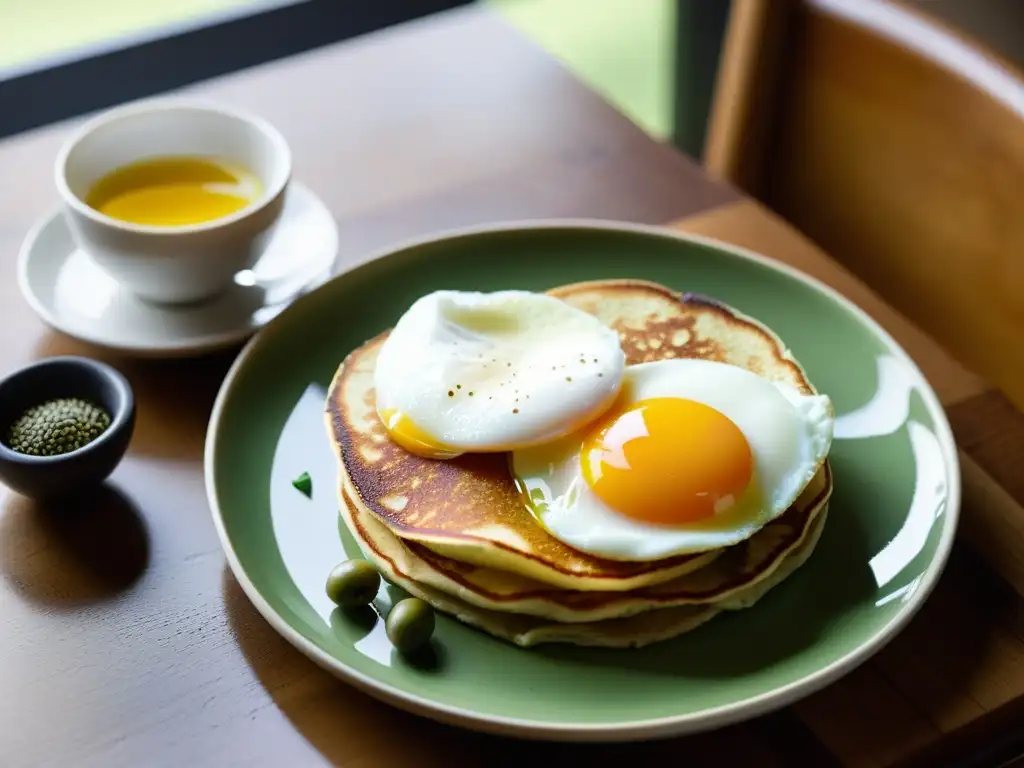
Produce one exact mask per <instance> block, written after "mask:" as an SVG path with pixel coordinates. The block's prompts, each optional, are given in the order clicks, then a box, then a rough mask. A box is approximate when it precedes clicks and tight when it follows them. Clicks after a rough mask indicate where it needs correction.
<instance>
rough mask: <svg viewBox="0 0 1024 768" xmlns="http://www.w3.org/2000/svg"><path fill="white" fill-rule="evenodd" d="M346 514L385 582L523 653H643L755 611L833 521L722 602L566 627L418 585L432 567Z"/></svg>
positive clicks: (367, 519)
mask: <svg viewBox="0 0 1024 768" xmlns="http://www.w3.org/2000/svg"><path fill="white" fill-rule="evenodd" d="M341 509H342V516H343V518H344V519H345V521H346V524H347V525H348V527H349V529H350V530H351V531H352V533H353V536H355V538H356V540H357V542H358V543H359V546H360V548H361V549H362V550H363V553H364V555H365V556H366V557H367V558H368V559H369V560H370V561H371V562H373V563H375V564H376V566H377V568H378V569H379V570H380V572H381V574H382V575H383V576H384V578H385V579H387V580H388V581H389V582H391V583H392V584H395V585H397V586H399V587H401V588H402V589H404V590H405V591H406V592H408V593H409V594H410V595H413V596H414V597H418V598H420V599H421V600H424V601H425V602H427V603H429V604H430V605H432V606H433V607H434V608H435V609H437V610H438V611H441V612H442V613H446V614H448V615H450V616H452V617H454V618H455V619H457V620H458V621H461V622H462V623H464V624H467V625H469V626H471V627H475V628H477V629H480V630H482V631H484V632H487V633H488V634H490V635H493V636H495V637H498V638H500V639H502V640H507V641H509V642H511V643H514V644H515V645H518V646H522V647H530V646H535V645H541V644H543V643H568V644H573V645H580V646H598V647H605V648H639V647H642V646H645V645H649V644H651V643H655V642H659V641H662V640H668V639H670V638H672V637H677V636H679V635H682V634H684V633H686V632H690V631H692V630H694V629H696V628H697V627H699V626H700V625H701V624H704V623H705V622H707V621H709V620H711V619H713V618H714V617H715V616H716V615H718V614H719V613H721V612H722V611H727V610H742V609H746V608H750V607H752V606H753V605H754V604H755V603H756V602H757V601H758V600H760V599H761V598H762V597H763V596H764V595H765V594H767V593H768V592H769V591H770V590H771V589H773V588H774V587H776V586H777V585H779V584H781V583H782V582H783V581H784V580H785V579H787V578H788V577H789V576H790V575H791V574H792V573H793V572H794V571H796V570H797V569H798V568H799V567H800V566H801V565H803V564H804V563H805V562H806V561H807V560H808V558H809V557H810V556H811V554H812V553H813V551H814V548H815V547H816V546H817V543H818V539H819V537H820V536H821V531H822V530H823V529H824V527H825V518H826V516H827V515H828V509H827V505H823V508H822V509H821V512H820V513H819V514H817V515H816V517H815V522H814V524H813V525H812V526H811V527H810V529H809V531H808V533H807V536H806V537H804V539H803V541H802V542H801V543H800V544H799V546H797V547H796V548H795V549H793V550H792V551H791V552H790V553H789V554H788V555H786V556H785V557H783V558H782V560H781V562H780V563H779V564H778V566H777V567H776V568H775V569H774V570H773V571H771V573H769V574H767V575H766V576H765V577H764V578H762V579H760V580H758V581H756V582H754V583H752V584H749V585H747V586H745V587H743V588H741V589H739V590H736V591H733V592H731V593H729V594H728V595H727V596H726V597H724V598H723V599H722V600H720V601H718V602H714V603H703V604H698V605H680V606H676V607H671V608H657V609H653V610H648V611H645V612H643V613H638V614H634V615H632V616H627V617H622V618H613V619H607V620H604V621H581V622H574V623H564V622H558V621H552V620H550V619H545V618H538V617H534V616H527V615H524V614H516V613H508V612H505V611H494V610H488V609H486V608H481V607H480V606H478V605H473V604H472V603H469V602H467V601H465V600H462V599H460V598H459V597H456V596H454V595H451V594H448V593H446V592H443V591H442V590H440V589H437V588H435V587H431V586H428V585H426V584H423V583H421V582H419V581H417V580H416V579H415V578H413V577H412V576H411V575H410V574H411V572H414V571H415V572H420V571H422V570H423V569H424V568H429V566H428V565H426V564H425V563H424V562H423V561H421V560H419V558H418V557H417V555H416V554H414V553H413V551H412V549H411V548H410V547H409V546H407V544H408V543H407V542H403V541H402V540H401V539H399V538H398V537H397V536H395V535H394V534H393V533H391V531H390V530H389V529H388V528H387V526H385V525H383V524H382V523H381V522H380V521H379V520H377V518H376V517H375V516H373V515H370V514H361V513H360V512H359V511H358V510H357V509H356V508H355V507H354V506H353V505H349V504H342V507H341Z"/></svg>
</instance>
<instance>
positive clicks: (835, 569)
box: [206, 222, 960, 740]
mask: <svg viewBox="0 0 1024 768" xmlns="http://www.w3.org/2000/svg"><path fill="white" fill-rule="evenodd" d="M623 277H633V278H645V279H649V280H655V281H658V282H660V283H663V284H665V285H667V286H670V287H672V288H675V289H677V290H680V291H696V292H700V293H704V294H708V295H710V296H713V297H716V298H718V299H721V300H722V301H725V302H727V303H729V304H731V305H732V306H734V307H736V308H737V309H739V310H740V311H742V312H744V313H747V314H749V315H751V316H753V317H756V318H758V319H760V320H762V321H764V322H765V323H767V324H768V325H769V326H771V327H772V328H773V329H774V330H775V331H776V332H777V333H778V334H779V335H780V336H781V337H782V339H783V340H784V341H785V342H786V344H787V345H788V346H789V347H790V348H791V349H792V350H793V352H794V354H795V355H796V357H797V359H799V360H800V361H801V362H802V363H803V364H804V366H805V367H806V369H807V371H808V373H809V375H810V378H811V380H812V381H814V383H815V385H816V386H817V387H818V388H819V389H820V390H821V391H822V392H824V393H826V394H828V395H829V396H831V398H832V401H833V404H834V406H835V411H836V414H837V421H836V426H835V440H834V443H833V448H832V452H831V454H830V455H831V458H832V466H833V470H834V474H835V492H834V495H833V497H832V503H831V507H830V513H829V520H828V524H827V525H826V528H825V531H824V534H823V536H822V539H821V542H820V545H819V546H818V548H817V550H816V551H815V552H814V554H813V555H812V557H811V559H810V560H809V561H808V563H807V564H806V565H805V566H804V567H803V568H801V569H800V570H799V571H797V572H796V574H794V575H793V576H792V578H790V579H789V580H787V581H786V582H784V583H783V584H781V585H780V586H778V587H777V588H776V589H774V590H773V591H772V592H770V593H769V594H768V595H767V596H766V597H765V598H764V599H763V600H762V601H761V602H759V603H758V604H757V605H756V606H754V607H753V608H751V609H749V610H746V611H740V612H735V613H728V614H725V615H720V616H719V617H717V618H715V619H713V620H712V621H711V622H709V623H708V624H706V625H704V626H703V627H701V628H699V629H697V630H696V631H694V632H692V633H691V634H687V635H684V636H682V637H680V638H677V639H675V640H671V641H667V642H663V643H658V644H655V645H653V646H649V647H647V648H644V649H641V650H604V649H583V648H574V647H568V646H541V647H539V648H536V649H531V650H524V649H520V648H517V647H514V646H512V645H510V644H507V643H505V642H502V641H499V640H496V639H494V638H491V637H490V636H488V635H485V634H483V633H481V632H479V631H477V630H474V629H471V628H469V627H467V626H464V625H462V624H459V623H458V622H456V621H455V620H452V619H449V618H448V617H444V616H439V617H438V622H437V630H436V634H435V643H434V647H433V652H432V654H430V658H429V659H427V660H423V659H419V660H418V661H417V662H416V663H410V662H408V661H406V660H404V659H403V658H402V657H401V656H399V655H398V654H397V653H396V652H393V651H392V649H391V647H390V645H389V643H388V641H387V637H386V635H385V634H384V628H383V626H382V622H381V621H375V622H373V621H370V622H368V621H355V620H353V619H351V618H349V617H348V616H347V615H344V614H341V613H340V612H338V611H337V610H335V609H334V606H333V605H332V604H331V603H330V601H329V600H328V599H327V597H326V595H325V594H324V589H323V585H324V580H325V578H326V576H327V573H328V571H329V570H330V569H331V568H332V567H333V566H334V565H335V564H336V563H337V562H338V561H340V560H342V559H344V558H346V557H351V556H358V554H359V550H358V548H357V547H356V546H355V544H354V543H353V541H352V540H351V538H350V537H349V536H348V534H347V531H345V530H344V524H340V525H339V520H340V518H339V515H338V512H337V499H336V496H335V492H336V487H337V470H336V467H335V460H334V456H333V453H332V451H331V448H330V446H329V444H328V441H327V437H326V435H325V430H324V426H323V417H322V411H323V402H324V395H325V392H326V388H327V386H328V384H329V382H330V380H331V377H332V375H333V374H334V372H335V369H336V367H337V365H338V364H339V363H340V362H341V360H342V359H343V358H344V357H345V355H346V354H347V353H348V352H349V351H350V350H351V349H353V348H354V347H355V346H357V345H359V344H361V343H362V342H363V341H364V340H366V339H367V338H369V337H370V336H373V335H375V334H376V333H378V332H379V331H381V330H384V329H385V328H388V327H389V326H391V325H393V324H394V322H395V321H396V320H397V319H398V317H399V316H400V315H401V314H402V313H403V312H404V311H405V310H406V308H408V307H409V305H410V304H411V303H412V302H413V301H414V300H415V299H416V298H417V297H419V296H421V295H422V294H424V293H427V292H429V291H432V290H436V289H440V288H449V289H462V290H483V291H487V290H497V289H502V288H520V289H530V290H537V291H540V290H544V289H547V288H551V287H553V286H556V285H560V284H563V283H569V282H575V281H579V280H591V279H599V278H623ZM302 472H309V474H310V476H311V478H312V481H313V493H312V498H307V497H306V496H304V495H302V494H301V493H299V492H298V491H297V490H295V489H294V488H293V487H292V485H291V481H292V480H293V479H294V478H296V477H298V476H299V475H300V474H301V473H302ZM959 478H960V475H959V468H958V465H957V458H956V450H955V446H954V442H953V437H952V434H951V432H950V428H949V424H948V423H947V421H946V418H945V416H944V414H943V411H942V408H941V407H940V405H939V402H938V400H937V399H936V397H935V394H934V392H933V391H932V390H931V388H930V387H929V386H928V384H927V383H926V382H925V380H924V378H923V376H922V375H921V373H920V371H919V370H918V369H917V367H916V366H915V365H914V363H913V362H912V361H911V360H910V359H909V358H908V356H907V355H906V353H905V352H904V351H903V350H902V349H900V347H898V346H897V345H896V343H895V342H894V341H893V340H892V339H891V338H890V337H889V336H888V335H887V334H886V333H885V332H884V331H883V330H882V329H881V328H879V327H878V326H877V325H876V324H875V323H874V322H873V321H872V320H870V319H869V318H868V317H867V316H866V315H865V314H864V313H863V312H861V311H860V310H859V309H857V308H856V307H855V306H853V305H852V304H850V303H849V302H848V301H846V300H845V299H843V298H842V297H840V296H839V295H838V294H836V293H835V292H834V291H832V290H831V289H829V288H827V287H825V286H824V285H822V284H820V283H818V282H816V281H814V280H812V279H810V278H808V277H806V276H804V275H802V274H800V273H798V272H796V271H794V270H792V269H790V268H788V267H786V266H783V265H780V264H778V263H776V262H773V261H770V260H769V259H766V258H764V257H761V256H758V255H756V254H753V253H750V252H746V251H742V250H739V249H736V248H733V247H730V246H727V245H725V244H722V243H718V242H714V241H710V240H705V239H698V238H688V237H683V236H679V235H676V234H673V233H671V232H668V231H664V230H660V229H656V228H645V227H638V226H630V225H610V224H598V223H589V222H553V223H549V224H543V225H539V226H538V225H516V226H505V227H500V228H493V227H492V228H486V229H473V230H463V231H459V232H456V233H449V234H445V235H443V236H438V237H435V238H432V239H429V240H423V241H418V242H416V243H413V244H409V245H406V246H403V247H401V248H399V249H396V250H393V251H390V252H388V253H386V254H383V255H381V256H380V257H379V258H377V259H375V260H373V261H371V262H369V263H367V264H365V265H364V266H361V267H359V268H357V269H354V270H352V271H351V272H348V273H346V274H343V275H340V276H339V277H337V278H335V279H334V280H332V281H330V282H328V283H326V284H324V285H323V286H321V287H320V288H318V289H317V290H315V291H314V292H312V293H310V294H309V295H307V296H305V297H303V298H302V299H300V300H299V301H297V302H295V303H294V304H293V305H292V306H291V307H289V308H288V309H287V310H286V311H284V312H283V313H282V314H281V315H280V316H279V317H277V318H276V319H275V320H274V321H273V322H271V323H270V324H269V325H268V326H267V327H266V328H265V329H264V330H263V331H262V332H261V333H260V334H259V335H258V336H257V337H256V338H254V339H253V340H252V341H251V342H250V344H249V345H248V346H247V347H246V349H245V350H244V351H243V352H242V354H241V356H240V357H239V358H238V360H237V361H236V363H235V364H234V366H233V367H232V369H231V371H230V373H229V374H228V376H227V379H226V380H225V382H224V385H223V387H222V388H221V391H220V394H219V396H218V398H217V402H216V405H215V406H214V410H213V416H212V418H211V423H210V428H209V432H208V435H207V443H206V481H207V493H208V495H209V499H210V504H211V506H212V508H213V516H214V521H215V523H216V526H217V530H218V532H219V534H220V538H221V542H222V544H223V547H224V550H225V552H226V554H227V559H228V562H229V563H230V565H231V568H232V570H233V571H234V574H235V576H236V578H237V579H238V581H239V582H240V583H241V585H242V587H243V589H244V590H245V592H246V594H247V595H248V596H249V598H250V599H251V600H252V602H253V603H254V604H255V605H256V607H257V608H258V609H259V611H260V612H261V613H262V614H263V616H264V617H266V619H267V620H268V621H269V622H270V624H271V625H272V626H273V627H274V628H275V629H276V630H277V631H278V632H280V633H281V634H282V635H283V636H284V637H285V638H286V639H288V640H289V641H290V642H291V643H292V644H294V645H295V646H296V647H297V648H298V649H299V650H300V651H302V652H303V653H305V654H306V655H307V656H309V657H310V658H311V659H313V660H314V661H315V662H317V663H318V664H319V665H321V666H322V667H324V668H325V669H327V670H329V671H330V672H332V673H334V674H335V675H337V676H338V677H340V678H341V679H343V680H345V681H347V682H349V683H351V684H352V685H355V686H356V687H358V688H360V689H362V690H364V691H366V692H368V693H370V694H372V695H374V696H377V697H379V698H381V699H383V700H385V701H388V702H390V703H392V704H394V705H396V706H399V707H402V708H405V709H408V710H411V711H414V712H417V713H420V714H423V715H427V716H429V717H433V718H435V719H437V720H442V721H445V722H449V723H455V724H458V725H462V726H465V727H469V728H475V729H480V730H489V731H493V732H499V733H507V734H518V735H523V736H531V737H542V738H551V739H575V740H612V739H640V738H654V737H657V736H665V735H669V734H680V733H686V732H692V731H696V730H701V729H706V728H712V727H718V726H721V725H725V724H726V723H730V722H735V721H737V720H740V719H744V718H748V717H752V716H754V715H757V714H761V713H764V712H767V711H769V710H771V709H775V708H777V707H780V706H782V705H784V704H788V703H790V702H793V701H794V700H796V699H797V698H800V697H802V696H805V695H807V694H809V693H811V692H812V691H814V690H817V689H818V688H820V687H822V686H824V685H825V684H827V683H829V682H831V681H833V680H835V679H836V678H838V677H839V676H840V675H843V674H844V673H846V672H849V671H850V670H851V669H853V668H854V667H855V666H856V665H857V664H859V663H861V662H863V661H864V660H865V659H867V658H868V657H869V656H870V655H871V654H873V653H875V652H876V651H878V649H879V648H881V647H882V646H883V645H884V644H885V643H886V642H887V641H888V640H890V639H891V638H892V637H893V635H895V634H896V633H897V632H898V631H899V630H900V629H901V628H902V627H903V626H904V625H905V624H906V623H907V621H908V620H909V619H910V617H911V616H912V615H913V614H914V613H915V611H916V610H917V609H918V608H919V607H920V606H921V604H922V602H923V601H924V600H925V599H926V597H927V596H928V594H929V592H930V591H931V589H932V587H933V585H934V584H935V582H936V580H937V579H938V577H939V573H940V572H941V570H942V568H943V566H944V564H945V562H946V558H947V555H948V553H949V549H950V546H951V544H952V541H953V536H954V533H955V530H956V521H957V514H958V507H959V499H960V479H959ZM396 592H397V590H396V589H395V588H393V587H389V588H386V589H382V590H381V593H380V595H379V596H378V601H379V603H380V604H381V605H382V607H384V609H385V610H386V607H387V604H388V603H389V601H390V600H391V599H393V598H394V597H395V596H396Z"/></svg>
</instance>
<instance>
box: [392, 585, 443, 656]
mask: <svg viewBox="0 0 1024 768" xmlns="http://www.w3.org/2000/svg"><path fill="white" fill-rule="evenodd" d="M385 629H386V630H387V633H388V639H389V640H390V641H391V644H392V645H393V646H395V648H397V649H398V650H399V651H401V652H402V653H412V652H413V651H415V650H416V649H417V648H420V647H422V646H424V645H426V644H427V642H428V641H429V640H430V636H431V635H432V634H434V609H433V608H431V607H430V606H429V605H427V604H426V603H425V602H423V601H422V600H419V599H418V598H415V597H409V598H406V599H405V600H402V601H401V602H400V603H398V604H396V605H395V606H394V607H393V608H392V609H391V613H389V614H388V618H387V621H386V622H385Z"/></svg>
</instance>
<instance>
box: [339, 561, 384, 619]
mask: <svg viewBox="0 0 1024 768" xmlns="http://www.w3.org/2000/svg"><path fill="white" fill-rule="evenodd" d="M379 588H380V574H379V573H377V569H376V568H374V567H373V566H372V565H371V564H370V563H368V562H367V561H366V560H358V559H354V560H346V561H344V562H343V563H339V564H338V565H336V566H334V568H333V570H331V572H330V574H328V576H327V596H328V597H329V598H331V600H332V601H333V602H335V603H337V604H338V605H340V606H341V607H342V608H354V607H356V606H359V605H368V604H369V603H370V602H371V601H372V600H373V598H375V597H376V596H377V590H378V589H379Z"/></svg>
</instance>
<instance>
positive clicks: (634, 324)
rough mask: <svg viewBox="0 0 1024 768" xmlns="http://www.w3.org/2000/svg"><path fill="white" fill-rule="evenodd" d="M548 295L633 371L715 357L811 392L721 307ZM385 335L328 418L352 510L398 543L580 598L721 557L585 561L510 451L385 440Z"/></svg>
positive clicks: (354, 366) (614, 287)
mask: <svg viewBox="0 0 1024 768" xmlns="http://www.w3.org/2000/svg"><path fill="white" fill-rule="evenodd" d="M551 293H552V294H553V295H555V296H558V297H559V298H561V299H562V300H564V301H566V302H568V303H570V304H572V305H574V306H576V307H578V308H580V309H582V310H584V311H587V312H590V313H591V314H594V315H595V316H597V317H598V318H599V319H600V320H602V321H603V322H604V323H605V324H607V325H609V326H610V327H612V328H614V329H615V330H617V331H618V332H619V336H620V340H621V344H622V348H623V350H624V352H625V354H626V362H627V363H628V364H636V363H641V362H649V361H654V360H662V359H672V358H701V359H705V360H714V361H718V362H724V363H730V364H733V365H738V366H741V367H743V368H747V369H748V370H751V371H753V372H754V373H757V374H758V375H760V376H762V377H764V378H766V379H769V380H772V381H781V382H785V383H787V384H789V385H791V386H793V387H795V388H796V389H798V390H800V391H801V392H804V393H807V394H814V393H815V390H814V387H813V386H812V385H811V383H810V381H809V380H808V379H807V377H806V375H805V374H804V372H803V370H802V369H801V368H800V366H799V364H797V362H796V361H795V360H794V359H793V357H792V355H791V354H790V353H789V351H788V350H787V349H786V348H785V346H784V345H783V344H782V342H781V341H780V340H779V338H778V337H777V336H776V335H775V334H774V333H772V331H770V330H769V329H767V328H766V327H764V326H763V325H761V324H760V323H758V322H757V321H755V320H753V319H751V318H748V317H746V316H743V315H741V314H740V313H738V312H736V311H735V310H732V309H730V308H729V307H726V306H725V305H723V304H721V303H719V302H716V301H713V300H711V299H707V298H704V297H700V296H696V295H693V294H678V293H675V292H673V291H670V290H669V289H667V288H665V287H663V286H660V285H657V284H654V283H648V282H642V281H635V280H618V281H600V282H589V283H578V284H575V285H569V286H563V287H561V288H556V289H554V290H552V291H551ZM386 337H387V333H386V332H385V333H383V334H381V335H379V336H377V337H376V338H374V339H371V340H370V341H368V342H367V343H366V344H364V345H363V346H361V347H359V348H358V349H356V350H354V351H353V352H352V353H350V354H349V355H348V356H347V357H346V358H345V360H344V361H343V362H342V364H341V365H340V366H339V368H338V371H337V373H336V375H335V377H334V380H333V382H332V383H331V386H330V389H329V392H328V396H327V402H326V414H325V420H326V426H327V430H328V434H329V436H330V438H331V440H332V443H333V444H334V446H335V450H336V453H337V455H338V458H339V465H340V475H341V478H342V483H343V484H344V485H345V486H346V487H347V488H348V489H349V490H350V491H351V493H352V498H353V501H354V503H355V504H356V505H357V506H358V507H359V508H360V509H361V510H362V511H366V512H369V513H370V514H372V515H374V516H375V517H376V518H377V519H379V520H380V521H381V522H383V523H384V524H385V525H386V526H387V527H388V528H389V529H390V530H391V531H392V533H394V534H395V535H396V536H398V537H400V538H402V539H406V540H411V541H415V542H418V543H420V544H422V545H423V546H426V547H429V548H430V549H431V550H432V551H433V552H436V553H437V554H439V555H444V556H446V557H448V558H450V559H452V560H455V561H459V562H463V563H469V564H471V565H476V566H481V567H487V568H493V569H496V570H500V571H507V572H511V573H515V574H518V575H521V576H524V577H527V578H529V579H533V580H535V581H539V582H543V583H545V584H548V585H551V586H555V587H561V588H564V589H573V590H577V591H631V590H635V589H638V588H641V587H647V586H652V585H654V584H659V583H663V582H665V581H669V580H671V579H674V578H676V577H679V576H682V575H684V574H687V573H691V572H693V571H695V570H697V569H699V568H702V567H703V566H705V565H707V564H708V563H710V562H711V561H712V560H713V559H714V558H715V557H717V556H718V555H719V554H720V552H718V551H712V552H708V553H697V554H692V555H681V556H677V557H671V558H666V559H664V560H657V561H653V562H626V561H613V560H608V559H604V558H599V557H595V556H592V555H588V554H585V553H582V552H579V551H577V550H575V549H572V548H571V547H568V546H567V545H565V544H563V543H562V542H560V541H558V540H557V539H555V538H554V537H552V536H551V535H550V534H548V533H547V532H546V531H545V530H544V529H543V528H542V527H541V526H540V525H538V523H537V521H536V520H535V518H534V517H533V515H532V514H530V512H529V511H528V509H527V508H526V505H525V504H523V502H522V500H521V498H520V496H519V494H518V491H517V490H516V487H515V484H514V481H513V479H512V477H511V475H510V473H509V470H508V463H507V457H506V455H504V454H475V455H464V456H461V457H459V458H457V459H452V460H448V461H437V460H432V459H425V458H421V457H418V456H415V455H413V454H410V453H408V452H406V451H404V450H403V449H401V448H399V447H398V446H396V445H395V444H394V443H392V442H391V440H390V439H389V438H388V436H387V433H386V431H385V430H384V427H383V425H382V424H381V423H380V420H379V418H378V417H377V413H376V409H375V405H374V392H373V370H374V362H375V359H376V354H377V351H378V350H379V348H380V345H381V344H382V343H383V341H384V339H385V338H386Z"/></svg>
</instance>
